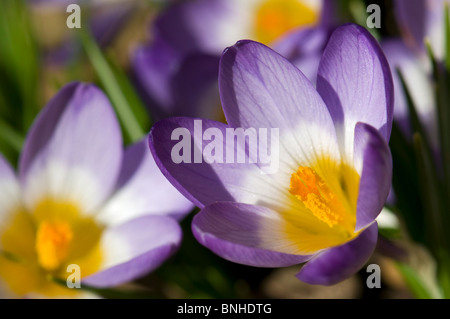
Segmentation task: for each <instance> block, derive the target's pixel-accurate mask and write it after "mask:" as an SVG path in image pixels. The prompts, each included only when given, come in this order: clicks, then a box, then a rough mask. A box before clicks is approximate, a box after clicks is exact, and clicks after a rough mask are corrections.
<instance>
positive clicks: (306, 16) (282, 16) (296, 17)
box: [254, 0, 318, 44]
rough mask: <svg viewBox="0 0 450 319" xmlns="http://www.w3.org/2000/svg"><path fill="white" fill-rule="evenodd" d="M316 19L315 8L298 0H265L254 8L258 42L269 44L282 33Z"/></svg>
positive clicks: (309, 23)
mask: <svg viewBox="0 0 450 319" xmlns="http://www.w3.org/2000/svg"><path fill="white" fill-rule="evenodd" d="M317 20H318V14H317V12H316V10H315V9H313V8H310V7H309V6H307V5H306V4H304V3H302V2H301V1H299V0H266V1H264V2H263V3H262V4H261V5H260V6H258V8H257V9H256V18H255V22H254V30H255V31H254V32H255V36H256V38H257V40H258V41H259V42H262V43H265V44H271V43H272V42H273V41H274V40H276V39H277V38H278V37H280V36H281V35H283V34H284V33H286V32H288V31H291V30H293V29H295V28H297V27H300V26H304V25H312V24H315V23H316V22H317Z"/></svg>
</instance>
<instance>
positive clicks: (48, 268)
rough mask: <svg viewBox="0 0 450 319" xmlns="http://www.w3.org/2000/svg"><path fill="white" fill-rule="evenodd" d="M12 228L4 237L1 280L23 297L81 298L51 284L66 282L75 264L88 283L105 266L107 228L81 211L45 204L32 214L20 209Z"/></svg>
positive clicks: (1, 238) (0, 247) (0, 252)
mask: <svg viewBox="0 0 450 319" xmlns="http://www.w3.org/2000/svg"><path fill="white" fill-rule="evenodd" d="M6 222H7V224H6V228H4V229H2V233H1V236H0V279H2V280H4V281H5V282H6V284H7V287H8V288H9V289H10V290H11V291H12V292H14V293H16V294H18V295H25V294H27V293H38V294H42V295H45V296H49V297H51V296H70V295H75V294H77V293H79V292H80V291H79V289H68V288H67V287H65V286H63V285H60V284H57V283H55V281H52V280H49V279H51V278H58V279H59V280H60V281H62V282H65V280H66V279H67V278H68V276H69V275H70V274H71V273H70V272H68V271H67V266H68V265H70V264H76V265H78V266H79V267H80V269H81V274H80V276H81V277H82V278H83V277H85V276H88V275H90V274H92V273H95V272H96V271H98V269H99V267H100V265H101V262H102V250H101V246H100V244H99V239H100V236H101V234H102V231H103V226H102V225H99V224H98V223H97V222H96V221H95V220H94V219H93V218H91V217H89V216H86V215H84V214H82V211H81V210H80V208H79V206H78V205H75V204H73V203H71V202H67V201H57V200H54V199H45V200H43V201H41V202H39V204H38V205H36V207H35V208H34V209H33V210H32V211H31V212H28V211H26V210H25V209H18V210H17V211H16V212H14V213H13V214H12V218H11V219H10V220H9V221H6Z"/></svg>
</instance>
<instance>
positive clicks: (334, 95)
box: [317, 24, 394, 156]
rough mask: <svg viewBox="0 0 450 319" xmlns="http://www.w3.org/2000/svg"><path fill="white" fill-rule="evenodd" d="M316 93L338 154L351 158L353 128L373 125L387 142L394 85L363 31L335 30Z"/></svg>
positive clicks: (353, 27)
mask: <svg viewBox="0 0 450 319" xmlns="http://www.w3.org/2000/svg"><path fill="white" fill-rule="evenodd" d="M317 90H318V91H319V93H320V94H321V96H322V98H323V100H324V101H325V103H326V104H327V107H328V109H329V111H330V113H331V116H332V117H333V121H334V123H335V124H336V127H337V129H338V132H337V134H338V136H339V137H340V139H341V150H342V151H343V152H345V154H346V155H347V156H351V154H353V150H352V147H353V130H348V129H346V128H349V127H350V128H353V127H354V125H355V124H356V123H357V122H363V123H367V124H370V125H372V126H373V127H375V128H376V129H378V130H379V131H380V133H381V135H382V136H383V138H384V139H385V140H386V141H388V140H389V136H390V132H391V127H392V112H393V93H394V92H393V84H392V77H391V73H390V70H389V65H388V63H387V61H386V58H385V57H384V54H383V52H382V51H381V49H380V47H379V45H378V43H377V42H376V41H375V39H374V38H373V37H372V36H371V35H370V33H369V32H368V31H367V30H365V29H364V28H362V27H360V26H357V25H354V24H349V25H344V26H341V27H339V28H337V29H336V30H335V31H334V32H333V34H332V35H331V37H330V40H329V41H328V44H327V47H326V48H325V51H324V53H323V56H322V60H321V62H320V66H319V73H318V78H317Z"/></svg>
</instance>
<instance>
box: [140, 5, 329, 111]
mask: <svg viewBox="0 0 450 319" xmlns="http://www.w3.org/2000/svg"><path fill="white" fill-rule="evenodd" d="M332 10H333V3H332V2H331V1H328V0H325V1H316V0H313V1H311V0H308V1H306V0H277V1H272V0H269V1H267V0H251V1H240V0H206V1H205V0H195V1H188V2H182V3H178V4H175V5H173V6H169V8H168V9H167V10H165V11H164V12H162V13H161V14H160V15H159V16H158V17H157V19H156V20H155V23H154V25H153V27H152V31H153V33H154V39H153V41H152V42H151V43H150V44H148V45H145V46H142V47H140V48H138V49H137V50H135V52H134V53H133V57H132V70H133V74H134V77H135V79H136V86H137V87H138V88H139V91H140V93H141V95H142V97H143V98H144V100H145V101H146V104H147V105H149V106H150V109H151V111H152V113H153V116H154V117H155V118H156V119H160V118H164V117H168V116H198V117H205V118H211V119H223V115H222V112H221V111H220V110H221V108H220V107H219V106H220V101H219V94H218V87H217V76H218V65H219V58H220V54H221V52H222V51H223V49H224V48H225V47H227V46H230V45H232V44H233V43H235V42H236V41H237V40H239V39H252V40H257V41H259V42H262V43H265V44H270V45H271V47H272V48H274V49H275V50H276V51H277V52H279V53H281V54H282V55H284V56H286V57H288V58H289V59H290V60H291V61H292V62H294V63H296V65H297V66H299V67H301V69H302V71H303V72H304V73H305V75H306V76H307V77H308V78H310V79H311V80H312V81H315V75H316V74H317V67H318V63H319V60H320V56H321V53H322V50H323V48H324V47H325V44H326V41H327V39H328V36H329V26H330V25H332V24H333V20H332V16H331V15H330V12H331V11H332Z"/></svg>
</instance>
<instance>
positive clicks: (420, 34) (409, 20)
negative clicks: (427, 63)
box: [394, 0, 427, 48]
mask: <svg viewBox="0 0 450 319" xmlns="http://www.w3.org/2000/svg"><path fill="white" fill-rule="evenodd" d="M426 3H427V1H426V0H410V1H402V0H395V1H394V12H395V17H396V19H397V22H398V24H399V27H400V31H401V32H402V33H403V35H404V37H405V39H406V42H408V43H413V44H415V45H417V46H418V47H419V48H423V45H424V43H423V41H424V38H425V31H426V30H425V27H426V20H427V4H426Z"/></svg>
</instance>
